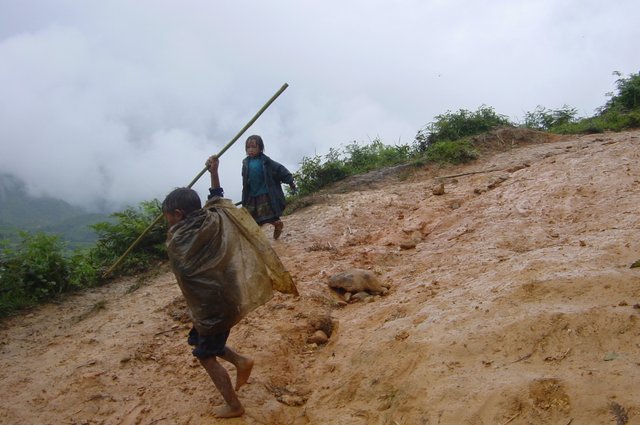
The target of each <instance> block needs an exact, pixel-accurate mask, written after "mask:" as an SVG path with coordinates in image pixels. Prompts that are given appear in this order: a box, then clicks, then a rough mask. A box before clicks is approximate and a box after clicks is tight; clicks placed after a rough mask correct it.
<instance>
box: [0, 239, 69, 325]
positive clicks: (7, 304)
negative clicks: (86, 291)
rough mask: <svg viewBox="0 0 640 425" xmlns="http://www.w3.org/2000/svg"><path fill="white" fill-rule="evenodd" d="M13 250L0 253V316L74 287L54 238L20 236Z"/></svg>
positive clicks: (9, 249)
mask: <svg viewBox="0 0 640 425" xmlns="http://www.w3.org/2000/svg"><path fill="white" fill-rule="evenodd" d="M21 238H22V240H21V241H20V242H19V243H18V244H17V245H16V246H15V247H12V248H10V247H8V246H7V245H6V244H5V246H4V247H3V249H2V253H1V254H0V316H6V315H7V314H10V313H13V312H14V311H16V310H18V309H20V308H23V307H27V306H30V305H34V304H36V303H37V302H39V301H42V300H49V299H52V298H54V297H55V296H57V295H58V294H60V293H62V292H65V291H68V290H70V289H72V288H74V286H75V283H76V282H77V281H74V280H72V279H69V277H70V275H71V272H72V267H71V261H70V260H69V259H67V258H66V257H65V256H64V252H65V246H64V244H63V243H62V242H61V241H60V238H59V237H58V236H56V235H48V234H45V233H36V234H30V233H26V232H22V233H21Z"/></svg>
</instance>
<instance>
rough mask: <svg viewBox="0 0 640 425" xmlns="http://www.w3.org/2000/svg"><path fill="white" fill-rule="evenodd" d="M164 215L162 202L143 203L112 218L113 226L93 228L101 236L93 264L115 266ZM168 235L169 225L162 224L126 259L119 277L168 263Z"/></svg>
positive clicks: (103, 225)
mask: <svg viewBox="0 0 640 425" xmlns="http://www.w3.org/2000/svg"><path fill="white" fill-rule="evenodd" d="M161 213H162V207H161V204H160V201H158V200H157V199H154V200H152V201H144V202H141V203H140V204H139V205H138V207H136V208H133V207H130V208H127V209H125V210H124V211H121V212H116V213H113V214H111V217H112V218H113V220H114V222H101V223H97V224H94V225H92V226H91V227H92V228H93V229H94V230H95V231H96V233H97V234H98V241H97V242H96V245H95V247H94V248H92V249H91V250H90V251H89V256H90V262H91V263H92V264H93V265H94V266H95V267H96V268H107V267H110V266H111V265H113V264H114V263H115V262H116V261H117V260H118V258H119V257H120V256H121V255H122V254H124V253H125V251H126V250H127V249H128V248H129V247H130V246H131V244H132V243H133V242H134V241H135V240H136V239H138V237H139V236H140V235H141V234H142V233H143V232H144V231H145V230H146V229H147V227H149V225H150V224H151V223H152V222H153V221H154V220H155V219H156V218H157V217H158V216H159V215H160V214H161ZM166 235H167V225H166V222H165V221H164V220H161V221H160V222H159V223H158V224H156V225H155V226H153V228H152V229H151V230H150V231H149V232H148V233H147V235H146V236H145V237H144V238H143V239H142V240H141V241H140V242H139V243H138V244H137V245H136V247H135V249H134V250H133V251H132V252H131V253H130V254H129V255H128V256H127V257H126V258H125V259H124V261H123V262H122V264H121V265H120V267H119V268H118V270H117V272H118V274H125V273H136V272H141V271H145V270H147V269H148V268H149V267H150V266H151V265H152V263H153V262H154V261H156V260H158V259H166V258H167V256H166V249H165V245H164V242H165V240H166Z"/></svg>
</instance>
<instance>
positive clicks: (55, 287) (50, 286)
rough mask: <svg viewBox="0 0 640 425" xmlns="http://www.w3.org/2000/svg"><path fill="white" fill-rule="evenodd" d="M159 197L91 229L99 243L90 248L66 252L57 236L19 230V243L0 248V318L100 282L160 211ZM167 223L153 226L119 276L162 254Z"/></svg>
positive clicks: (146, 265) (6, 243)
mask: <svg viewBox="0 0 640 425" xmlns="http://www.w3.org/2000/svg"><path fill="white" fill-rule="evenodd" d="M160 211H161V209H160V202H159V201H157V200H153V201H148V202H142V203H141V204H140V205H139V206H138V207H137V208H128V209H126V210H124V211H122V212H118V213H114V214H112V216H111V217H112V221H105V222H100V223H97V224H95V225H93V226H92V227H93V228H94V229H95V231H96V233H97V234H98V241H97V243H96V244H95V246H93V247H92V248H90V249H84V250H75V251H69V249H68V247H67V245H66V243H64V242H62V241H61V239H60V237H59V236H57V235H49V234H47V233H44V232H37V233H33V234H31V233H28V232H21V233H20V237H21V239H20V240H19V241H18V242H17V243H9V241H4V242H3V244H2V247H1V248H2V249H1V251H0V317H4V316H7V315H10V314H13V313H15V312H16V311H18V310H20V309H23V308H25V307H30V306H33V305H36V304H38V303H40V302H43V301H50V300H52V299H54V298H55V297H57V296H59V295H60V294H62V293H65V292H70V291H74V290H78V289H82V288H88V287H92V286H96V285H99V284H102V283H104V282H105V281H104V279H103V278H102V274H103V272H104V271H105V270H106V268H107V267H109V266H111V265H112V264H113V263H114V262H115V261H116V259H117V258H118V257H119V256H120V255H122V253H124V252H125V250H126V249H127V248H128V247H129V246H130V245H131V243H132V242H133V241H134V240H135V239H136V238H137V237H138V236H139V235H140V234H141V233H142V231H143V230H144V229H146V228H147V227H148V225H149V224H150V223H151V222H153V220H154V219H155V218H156V217H157V216H158V215H159V214H160ZM166 231H167V228H166V224H164V223H162V224H159V225H157V226H155V227H154V228H153V229H152V231H151V232H149V234H148V235H147V237H146V238H145V239H144V240H143V241H141V242H140V243H139V244H138V245H137V246H136V249H134V250H133V251H132V252H131V254H129V256H128V257H127V258H126V260H125V261H124V262H123V264H122V265H121V267H120V268H119V269H118V270H117V271H116V272H117V273H118V274H131V273H139V272H141V271H144V270H147V269H149V268H150V267H151V265H153V264H154V263H156V262H157V261H158V260H160V259H165V258H166V253H165V250H164V240H165V237H166Z"/></svg>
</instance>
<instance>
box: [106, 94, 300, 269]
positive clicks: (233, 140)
mask: <svg viewBox="0 0 640 425" xmlns="http://www.w3.org/2000/svg"><path fill="white" fill-rule="evenodd" d="M287 87H289V85H288V84H287V83H284V84H283V85H282V87H280V90H278V91H277V92H276V93H275V94H274V95H273V96H271V99H269V100H268V101H267V103H265V104H264V106H263V107H262V108H260V110H259V111H258V112H256V114H255V115H254V116H253V118H251V119H250V120H249V122H248V123H247V124H246V125H245V126H244V127H242V129H241V130H240V131H239V132H238V134H236V135H235V137H234V138H233V139H231V140H230V141H229V143H227V144H226V145H225V146H224V147H223V148H222V149H221V150H220V152H218V154H217V156H218V158H219V157H221V156H222V154H223V153H225V152H226V151H227V149H229V148H230V147H231V145H233V144H234V143H235V142H236V141H237V140H238V139H239V138H240V136H242V134H243V133H244V132H245V131H247V129H248V128H249V127H251V125H252V124H253V123H254V122H256V120H257V119H258V118H259V117H260V115H262V113H263V112H264V111H266V110H267V108H268V107H269V106H271V104H272V103H273V102H274V101H275V100H276V99H277V98H278V96H280V95H281V94H282V92H283V91H285V90H286V89H287ZM206 172H207V167H204V169H203V170H202V171H200V172H199V173H198V175H197V176H195V177H194V178H193V180H191V183H189V184H188V185H187V187H191V186H193V185H194V184H195V183H196V182H197V181H198V179H200V177H202V175H203V174H204V173H206ZM162 218H163V215H162V214H160V215H159V216H158V217H156V219H155V220H153V222H152V223H151V224H150V225H149V226H148V227H147V228H146V229H145V230H144V231H143V232H142V233H141V234H140V236H138V239H136V240H135V241H133V243H132V244H131V245H130V246H129V248H127V250H126V251H125V252H124V254H122V255H121V256H120V258H118V260H117V261H116V262H115V263H113V265H112V266H111V267H109V269H108V270H107V271H106V272H104V274H103V277H107V276H109V275H110V274H111V273H113V271H114V270H115V269H117V268H118V267H119V266H120V264H121V263H122V261H124V259H125V258H127V255H129V254H130V253H131V251H133V249H134V248H135V247H136V246H137V245H138V243H140V241H141V240H142V239H143V238H144V237H145V236H146V235H147V233H149V232H150V231H151V229H152V228H153V227H154V226H155V225H156V224H158V222H160V220H162Z"/></svg>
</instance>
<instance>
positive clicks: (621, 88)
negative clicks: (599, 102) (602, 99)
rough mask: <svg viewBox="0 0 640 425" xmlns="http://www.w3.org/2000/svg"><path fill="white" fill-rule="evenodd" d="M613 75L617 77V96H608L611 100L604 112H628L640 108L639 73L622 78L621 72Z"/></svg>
mask: <svg viewBox="0 0 640 425" xmlns="http://www.w3.org/2000/svg"><path fill="white" fill-rule="evenodd" d="M613 75H616V76H618V77H619V78H618V79H617V80H616V88H617V89H618V94H616V95H613V94H609V96H611V99H609V101H608V102H607V103H606V105H605V106H604V111H605V112H606V111H612V110H617V111H621V112H629V111H633V110H636V109H638V108H640V73H636V74H629V76H628V77H623V76H622V73H621V72H619V71H615V72H614V73H613Z"/></svg>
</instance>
